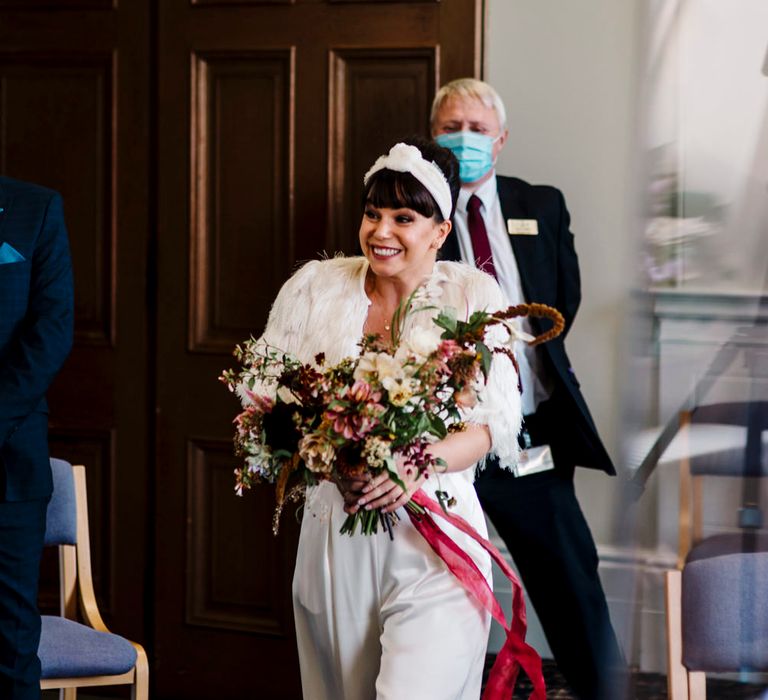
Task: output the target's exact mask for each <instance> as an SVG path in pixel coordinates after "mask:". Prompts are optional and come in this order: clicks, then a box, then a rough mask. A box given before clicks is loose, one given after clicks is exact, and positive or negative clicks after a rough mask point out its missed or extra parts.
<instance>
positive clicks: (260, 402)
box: [244, 389, 275, 413]
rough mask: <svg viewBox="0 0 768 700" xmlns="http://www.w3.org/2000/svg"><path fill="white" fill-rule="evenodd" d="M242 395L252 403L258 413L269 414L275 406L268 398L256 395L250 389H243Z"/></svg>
mask: <svg viewBox="0 0 768 700" xmlns="http://www.w3.org/2000/svg"><path fill="white" fill-rule="evenodd" d="M244 393H245V395H246V396H247V397H248V398H249V399H250V400H251V401H252V402H253V405H254V406H255V407H256V410H257V411H258V412H259V413H269V412H270V411H271V410H272V407H273V406H274V405H275V402H274V401H273V400H272V399H271V398H270V397H269V396H263V395H262V394H257V393H256V392H254V391H251V390H250V389H244Z"/></svg>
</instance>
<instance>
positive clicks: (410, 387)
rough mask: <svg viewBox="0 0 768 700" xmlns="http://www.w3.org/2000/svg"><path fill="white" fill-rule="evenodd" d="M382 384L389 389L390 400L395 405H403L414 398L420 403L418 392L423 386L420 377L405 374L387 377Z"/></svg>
mask: <svg viewBox="0 0 768 700" xmlns="http://www.w3.org/2000/svg"><path fill="white" fill-rule="evenodd" d="M381 385H382V386H383V387H384V388H385V389H386V390H387V395H388V396H389V402H390V403H391V404H392V405H393V406H398V407H402V406H405V405H406V404H407V403H408V402H409V401H412V400H415V402H416V403H418V398H419V397H418V396H417V393H418V391H419V388H420V387H421V384H420V383H419V380H418V379H414V378H412V377H405V376H402V377H386V378H385V379H383V380H382V382H381Z"/></svg>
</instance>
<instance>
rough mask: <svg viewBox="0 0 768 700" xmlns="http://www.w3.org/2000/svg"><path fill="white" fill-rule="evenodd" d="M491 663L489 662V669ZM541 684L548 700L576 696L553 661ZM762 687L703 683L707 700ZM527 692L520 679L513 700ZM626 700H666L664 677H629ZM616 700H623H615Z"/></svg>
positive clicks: (753, 695) (734, 698)
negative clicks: (569, 689) (545, 690)
mask: <svg viewBox="0 0 768 700" xmlns="http://www.w3.org/2000/svg"><path fill="white" fill-rule="evenodd" d="M490 663H492V659H489V664H488V667H489V668H490ZM544 682H545V683H546V686H547V699H548V700H575V698H576V696H575V695H573V694H571V693H570V692H569V691H568V690H567V689H566V684H565V680H564V679H563V677H562V676H561V675H560V673H559V672H558V670H557V667H556V666H555V664H554V662H553V661H546V660H545V661H544ZM765 688H766V687H765V686H764V685H751V684H746V683H737V682H734V681H725V680H720V679H711V678H708V679H707V700H757V698H758V697H759V696H760V693H761V692H762V691H764V690H765ZM530 692H531V684H530V683H529V682H528V679H527V678H525V677H524V676H522V675H521V677H520V680H519V681H518V683H517V688H515V694H514V696H513V697H514V700H518V699H520V700H522V699H523V698H528V695H529V694H530ZM628 696H629V697H628V698H627V699H626V700H629V698H631V699H632V700H666V698H667V677H666V676H665V675H662V674H660V673H637V674H634V675H633V676H632V682H631V691H630V692H629V694H628ZM617 700H623V699H620V698H617Z"/></svg>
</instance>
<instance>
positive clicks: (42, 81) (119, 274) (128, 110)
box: [0, 0, 151, 642]
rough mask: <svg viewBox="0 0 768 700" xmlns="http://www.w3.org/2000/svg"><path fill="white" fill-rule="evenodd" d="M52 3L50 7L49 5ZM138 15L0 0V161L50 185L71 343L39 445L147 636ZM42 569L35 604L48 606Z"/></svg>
mask: <svg viewBox="0 0 768 700" xmlns="http://www.w3.org/2000/svg"><path fill="white" fill-rule="evenodd" d="M54 8H55V9H54ZM148 19H149V15H148V12H147V3H146V0H121V1H120V3H119V6H118V5H117V3H116V2H113V1H112V0H103V1H102V0H71V1H63V2H56V3H53V2H50V0H49V1H48V2H42V1H32V2H27V1H25V2H23V3H22V2H10V1H9V0H0V95H2V97H0V171H2V172H3V173H4V174H6V175H8V176H11V177H15V178H18V179H23V180H29V181H32V182H36V183H39V184H42V185H46V186H48V187H52V188H54V189H56V190H58V191H59V192H61V194H62V196H63V199H64V210H65V217H66V223H67V228H68V232H69V240H70V247H71V250H72V259H73V267H74V278H75V345H74V348H73V350H72V353H71V355H70V357H69V359H68V360H67V363H66V364H65V366H64V369H63V370H62V372H61V374H60V375H59V377H58V378H57V379H56V381H55V383H54V385H53V387H52V389H51V391H50V392H49V405H50V424H51V431H50V445H51V453H52V454H53V455H55V456H61V457H63V458H65V459H68V460H70V461H72V462H75V463H82V464H84V465H85V466H86V470H87V477H88V504H89V515H90V520H91V540H92V553H93V568H94V577H95V585H96V592H97V596H98V598H99V600H100V602H101V604H102V606H103V612H104V613H105V615H106V617H107V620H108V623H109V624H110V625H111V626H112V627H113V628H114V629H115V630H116V631H118V632H120V633H122V634H125V635H126V636H130V637H132V638H134V639H137V640H139V641H142V642H146V641H148V636H147V629H148V625H147V622H148V617H147V614H146V612H147V611H148V610H150V609H151V608H150V607H148V606H146V605H145V598H144V591H145V588H144V585H145V581H144V576H145V571H146V569H147V563H148V552H149V546H148V545H149V541H148V539H147V532H148V525H149V522H148V512H149V510H148V508H147V504H148V495H149V493H148V487H147V474H148V471H149V468H148V463H149V462H148V458H149V456H150V450H149V441H148V440H149V438H148V434H149V430H148V427H149V425H150V423H151V414H150V413H149V410H148V409H149V406H150V403H149V401H148V396H149V392H150V384H149V373H148V370H147V368H148V348H149V346H148V332H147V329H148V326H149V321H148V307H147V304H146V289H147V281H146V270H147V241H148V235H149V200H148V187H147V178H148V173H149V171H148V150H149V139H148V136H149V130H148V124H149V118H148V117H149V72H148V66H149V56H150V52H149V29H150V25H149V21H148ZM55 573H56V572H55V568H54V569H52V570H48V569H45V570H44V579H43V585H42V589H41V602H42V604H43V606H44V607H51V606H53V605H54V604H55V598H56V594H55V580H54V579H55Z"/></svg>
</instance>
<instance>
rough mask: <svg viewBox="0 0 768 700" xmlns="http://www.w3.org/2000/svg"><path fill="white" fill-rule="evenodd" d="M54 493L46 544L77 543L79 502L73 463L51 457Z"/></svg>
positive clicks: (46, 531)
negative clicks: (76, 495)
mask: <svg viewBox="0 0 768 700" xmlns="http://www.w3.org/2000/svg"><path fill="white" fill-rule="evenodd" d="M51 471H52V472H53V495H52V496H51V500H50V502H49V503H48V519H47V521H46V527H45V545H46V546H52V545H59V544H77V502H76V499H75V480H74V477H73V474H72V465H71V464H70V463H69V462H65V461H64V460H63V459H51Z"/></svg>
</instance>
